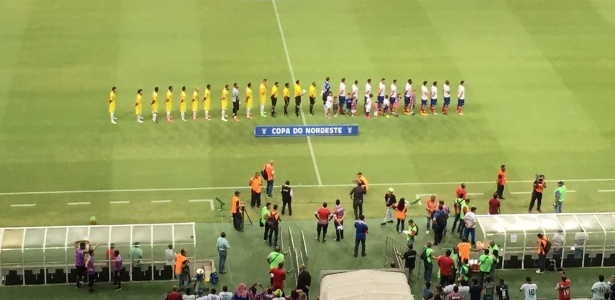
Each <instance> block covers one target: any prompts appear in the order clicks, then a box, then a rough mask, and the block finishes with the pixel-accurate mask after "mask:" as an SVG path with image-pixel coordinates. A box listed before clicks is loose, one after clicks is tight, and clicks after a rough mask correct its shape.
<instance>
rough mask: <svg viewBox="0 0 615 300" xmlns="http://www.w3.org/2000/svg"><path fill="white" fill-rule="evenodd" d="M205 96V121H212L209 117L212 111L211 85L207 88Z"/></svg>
mask: <svg viewBox="0 0 615 300" xmlns="http://www.w3.org/2000/svg"><path fill="white" fill-rule="evenodd" d="M204 94H205V95H203V110H204V111H205V120H207V121H209V120H211V117H210V116H209V110H210V109H211V84H208V85H207V87H206V88H205V93H204Z"/></svg>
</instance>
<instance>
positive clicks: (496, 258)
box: [489, 250, 500, 279]
mask: <svg viewBox="0 0 615 300" xmlns="http://www.w3.org/2000/svg"><path fill="white" fill-rule="evenodd" d="M490 255H491V260H492V263H491V272H489V275H491V278H492V279H493V278H495V269H496V266H497V265H498V264H499V263H500V257H499V255H500V253H499V251H498V250H493V253H492V254H490Z"/></svg>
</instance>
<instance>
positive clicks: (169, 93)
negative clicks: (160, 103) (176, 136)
mask: <svg viewBox="0 0 615 300" xmlns="http://www.w3.org/2000/svg"><path fill="white" fill-rule="evenodd" d="M164 101H165V103H164V106H165V108H166V110H167V122H169V123H173V117H171V110H172V109H173V86H169V90H167V97H166V99H165V100H164Z"/></svg>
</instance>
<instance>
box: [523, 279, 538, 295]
mask: <svg viewBox="0 0 615 300" xmlns="http://www.w3.org/2000/svg"><path fill="white" fill-rule="evenodd" d="M525 281H526V283H524V284H523V285H521V288H520V289H519V290H520V291H522V292H523V293H524V294H525V300H536V292H537V291H538V286H537V285H536V284H535V283H533V282H532V279H531V278H529V277H527V278H525Z"/></svg>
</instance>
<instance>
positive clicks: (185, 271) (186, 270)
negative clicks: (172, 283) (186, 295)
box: [179, 259, 191, 290]
mask: <svg viewBox="0 0 615 300" xmlns="http://www.w3.org/2000/svg"><path fill="white" fill-rule="evenodd" d="M190 277H191V276H190V262H189V261H188V260H187V259H186V260H184V262H183V263H182V272H181V275H180V276H179V281H180V282H181V283H180V285H179V289H180V290H183V289H185V288H187V287H188V285H190Z"/></svg>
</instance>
